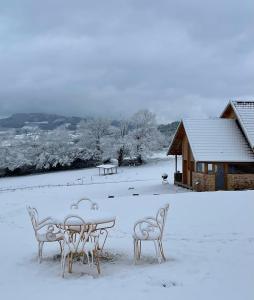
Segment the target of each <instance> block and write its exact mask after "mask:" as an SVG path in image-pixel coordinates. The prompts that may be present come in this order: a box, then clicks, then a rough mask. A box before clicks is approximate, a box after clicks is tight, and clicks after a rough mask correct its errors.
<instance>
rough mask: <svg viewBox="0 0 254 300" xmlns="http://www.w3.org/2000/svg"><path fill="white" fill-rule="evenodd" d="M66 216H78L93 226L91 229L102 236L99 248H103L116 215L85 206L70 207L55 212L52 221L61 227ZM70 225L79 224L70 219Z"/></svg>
mask: <svg viewBox="0 0 254 300" xmlns="http://www.w3.org/2000/svg"><path fill="white" fill-rule="evenodd" d="M67 216H80V217H81V218H82V219H83V220H84V221H85V223H86V224H87V225H88V226H89V227H90V226H92V227H93V231H97V232H98V233H99V234H100V236H102V237H103V239H102V242H101V245H100V249H101V250H103V247H104V245H105V242H106V239H107V237H108V230H109V229H110V228H113V227H114V226H115V221H116V216H114V215H113V214H110V213H107V212H105V211H101V210H90V209H87V208H78V209H70V210H67V211H60V212H56V213H55V215H54V216H53V217H52V222H53V223H54V224H55V225H56V226H58V227H60V228H61V227H63V224H64V220H65V218H66V217H67ZM68 225H70V226H79V225H80V224H78V221H77V220H76V221H72V222H71V223H70V224H68Z"/></svg>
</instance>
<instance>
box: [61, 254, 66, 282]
mask: <svg viewBox="0 0 254 300" xmlns="http://www.w3.org/2000/svg"><path fill="white" fill-rule="evenodd" d="M65 264H66V255H62V259H61V267H62V277H63V278H64V272H65Z"/></svg>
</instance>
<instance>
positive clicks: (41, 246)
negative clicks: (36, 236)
mask: <svg viewBox="0 0 254 300" xmlns="http://www.w3.org/2000/svg"><path fill="white" fill-rule="evenodd" d="M43 244H44V242H39V243H38V259H39V263H41V260H42V249H43Z"/></svg>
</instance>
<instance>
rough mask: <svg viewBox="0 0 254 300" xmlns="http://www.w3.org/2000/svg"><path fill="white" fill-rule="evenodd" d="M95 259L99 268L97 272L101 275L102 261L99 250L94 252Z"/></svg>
mask: <svg viewBox="0 0 254 300" xmlns="http://www.w3.org/2000/svg"><path fill="white" fill-rule="evenodd" d="M93 252H94V254H93V255H94V257H95V261H96V267H97V272H98V274H101V269H100V259H99V255H98V252H97V250H94V251H93Z"/></svg>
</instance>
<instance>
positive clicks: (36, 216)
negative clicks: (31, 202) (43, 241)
mask: <svg viewBox="0 0 254 300" xmlns="http://www.w3.org/2000/svg"><path fill="white" fill-rule="evenodd" d="M26 209H27V212H28V214H29V216H30V219H31V222H32V225H33V229H34V231H35V232H37V228H38V223H39V214H38V211H37V209H36V208H34V207H31V206H27V208H26Z"/></svg>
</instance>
